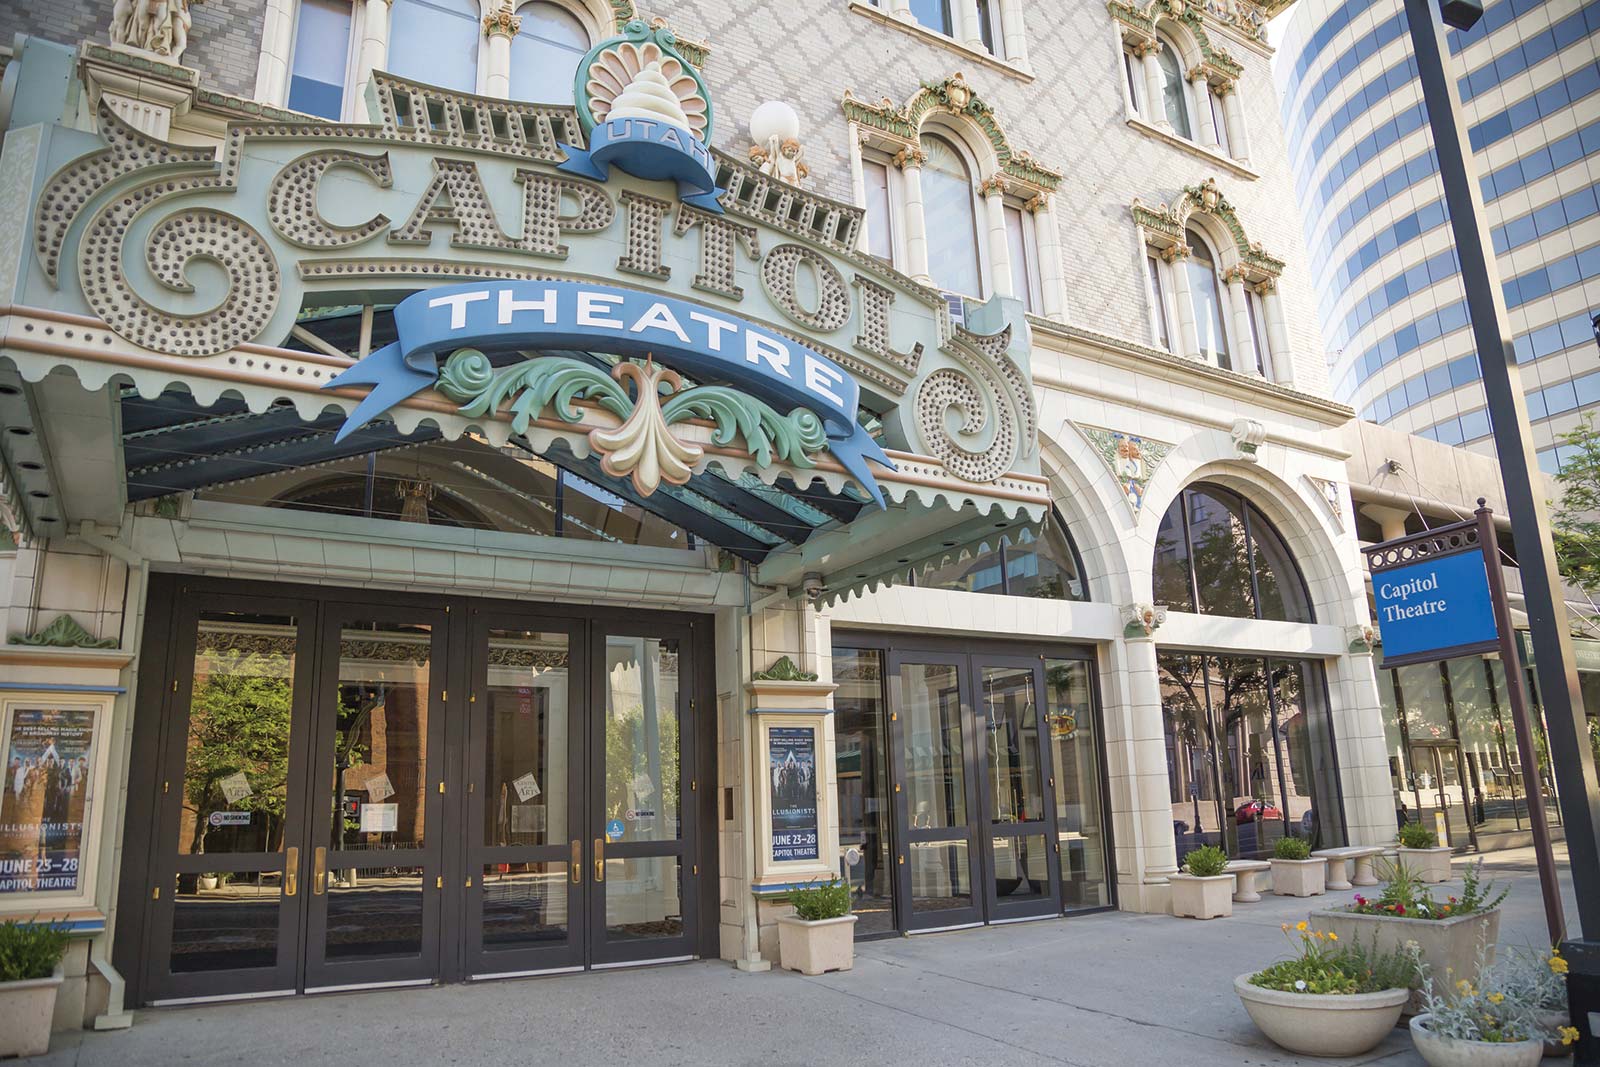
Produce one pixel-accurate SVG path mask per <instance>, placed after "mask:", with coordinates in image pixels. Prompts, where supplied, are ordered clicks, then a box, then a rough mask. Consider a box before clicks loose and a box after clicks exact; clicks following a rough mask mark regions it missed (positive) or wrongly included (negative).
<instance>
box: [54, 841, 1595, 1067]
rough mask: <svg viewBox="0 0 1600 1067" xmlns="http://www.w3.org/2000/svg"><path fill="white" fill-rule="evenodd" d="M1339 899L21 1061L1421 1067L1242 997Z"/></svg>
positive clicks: (558, 989) (1398, 1053)
mask: <svg viewBox="0 0 1600 1067" xmlns="http://www.w3.org/2000/svg"><path fill="white" fill-rule="evenodd" d="M1488 869H1489V870H1490V871H1491V874H1492V877H1493V879H1494V880H1495V881H1496V882H1498V883H1499V884H1500V885H1502V886H1509V887H1511V890H1512V893H1511V897H1510V899H1509V900H1507V902H1506V905H1505V908H1506V910H1505V914H1504V916H1503V918H1502V924H1501V940H1502V943H1504V944H1512V945H1516V944H1523V943H1528V944H1539V943H1542V942H1543V941H1544V940H1545V930H1544V919H1543V914H1542V912H1541V910H1540V898H1539V886H1538V881H1537V877H1536V875H1534V873H1533V871H1532V855H1531V853H1527V852H1517V853H1503V854H1501V855H1500V856H1499V857H1497V858H1496V860H1495V861H1492V862H1491V863H1490V864H1489V865H1488ZM1458 870H1459V866H1458ZM1563 878H1564V879H1565V871H1564V870H1563ZM1564 889H1565V893H1564V895H1565V897H1566V898H1567V901H1568V907H1569V909H1570V908H1571V907H1572V906H1573V905H1572V891H1571V885H1570V883H1568V884H1566V885H1565V886H1564ZM1350 895H1351V894H1350V893H1348V892H1346V893H1333V894H1329V895H1328V896H1327V897H1318V898H1315V899H1314V900H1311V901H1300V900H1294V899H1290V898H1281V897H1267V898H1265V899H1263V900H1262V902H1261V903H1259V904H1251V905H1240V906H1238V908H1237V910H1236V912H1235V914H1234V916H1233V918H1231V919H1225V920H1213V921H1211V922H1196V921H1193V920H1186V919H1174V918H1170V917H1166V916H1153V915H1128V914H1121V913H1107V914H1101V915H1088V916H1080V917H1078V918H1071V919H1060V920H1048V921H1043V922H1034V923H1022V924H1016V925H1009V926H996V927H988V928H985V929H978V930H965V931H959V932H955V933H948V934H934V935H928V936H924V937H914V938H899V939H894V940H890V941H876V942H869V943H866V944H863V945H860V946H858V952H857V956H856V966H855V969H854V970H853V971H850V972H848V973H840V974H830V975H824V976H822V977H819V978H805V977H802V976H800V975H795V974H789V973H784V972H779V971H776V970H775V971H773V972H771V973H768V974H757V975H751V974H744V973H741V972H739V971H736V970H734V969H733V967H731V966H730V965H728V964H725V963H720V962H714V961H708V962H701V963H693V964H680V965H674V966H667V967H657V968H641V969H637V970H629V971H601V972H593V973H589V974H581V975H565V976H559V977H552V978H542V979H527V980H513V981H503V982H487V983H482V984H479V985H456V986H446V987H441V988H432V989H418V990H400V991H388V992H373V993H355V994H341V995H329V996H314V997H301V998H298V999H293V1000H276V1001H245V1002H240V1003H235V1004H228V1005H220V1006H212V1007H205V1008H185V1009H166V1010H159V1011H141V1012H139V1013H138V1018H137V1022H136V1023H135V1024H134V1027H133V1029H132V1030H128V1031H125V1032H122V1033H107V1034H91V1033H84V1034H78V1033H73V1034H57V1035H56V1036H55V1040H54V1043H53V1048H52V1052H51V1053H50V1054H49V1055H48V1056H46V1057H43V1058H41V1059H39V1060H36V1061H32V1062H36V1063H39V1064H50V1065H58V1064H59V1065H65V1064H82V1065H84V1067H102V1065H103V1067H144V1065H168V1064H177V1063H205V1064H252V1065H255V1064H280V1063H294V1064H302V1065H304V1064H324V1063H326V1064H339V1065H341V1067H364V1065H368V1064H371V1065H379V1067H399V1065H410V1064H494V1065H496V1067H504V1065H507V1064H516V1065H519V1067H520V1065H524V1064H562V1065H579V1064H625V1065H629V1067H634V1065H644V1064H707V1063H711V1064H797V1065H799V1064H805V1065H813V1064H819V1063H850V1062H857V1063H883V1062H889V1063H913V1064H919V1065H920V1064H964V1063H991V1064H1005V1065H1008V1067H1009V1065H1022V1064H1035V1063H1038V1064H1075V1065H1080V1067H1101V1065H1104V1067H1113V1065H1115V1067H1121V1065H1144V1064H1180V1063H1181V1064H1182V1065H1183V1067H1225V1065H1226V1067H1238V1065H1280V1064H1282V1065H1287V1064H1318V1063H1321V1064H1341V1063H1382V1064H1384V1065H1386V1067H1418V1065H1421V1063H1422V1060H1421V1058H1420V1057H1418V1056H1417V1055H1416V1054H1415V1053H1414V1052H1413V1051H1412V1048H1411V1040H1410V1038H1409V1036H1408V1035H1407V1034H1406V1033H1405V1031H1404V1030H1396V1031H1395V1032H1394V1033H1393V1034H1392V1035H1390V1037H1389V1038H1387V1039H1386V1040H1385V1041H1384V1043H1383V1045H1381V1046H1380V1047H1379V1048H1378V1049H1376V1050H1374V1051H1373V1052H1372V1053H1371V1054H1369V1055H1368V1056H1366V1057H1363V1058H1361V1059H1359V1060H1353V1061H1342V1060H1312V1059H1302V1058H1298V1057H1295V1056H1291V1055H1289V1054H1287V1053H1284V1052H1282V1050H1280V1049H1278V1048H1277V1047H1276V1046H1273V1045H1271V1044H1270V1043H1268V1042H1267V1041H1266V1039H1265V1038H1263V1037H1262V1036H1261V1035H1260V1034H1259V1032H1257V1031H1256V1029H1255V1028H1254V1027H1253V1026H1252V1025H1251V1023H1250V1020H1249V1018H1248V1017H1247V1016H1246V1015H1245V1013H1244V1009H1243V1008H1242V1007H1241V1006H1240V1004H1239V1001H1238V998H1237V997H1236V996H1235V995H1234V993H1233V989H1232V985H1233V978H1234V976H1235V975H1237V974H1240V973H1243V972H1245V971H1249V970H1255V969H1257V968H1259V967H1261V966H1263V965H1265V964H1266V963H1268V962H1270V961H1272V960H1273V959H1276V958H1279V957H1280V956H1282V955H1283V954H1285V952H1286V950H1287V949H1288V948H1289V945H1288V943H1287V942H1286V941H1285V940H1284V936H1283V933H1282V931H1281V930H1280V929H1279V924H1280V923H1283V922H1295V921H1298V920H1299V919H1302V918H1304V917H1305V916H1306V913H1307V912H1308V910H1310V909H1311V908H1312V907H1321V906H1324V905H1325V904H1331V903H1342V902H1344V901H1347V900H1348V899H1349V897H1350ZM1545 1062H1546V1063H1547V1064H1560V1063H1564V1062H1566V1061H1560V1060H1546V1061H1545Z"/></svg>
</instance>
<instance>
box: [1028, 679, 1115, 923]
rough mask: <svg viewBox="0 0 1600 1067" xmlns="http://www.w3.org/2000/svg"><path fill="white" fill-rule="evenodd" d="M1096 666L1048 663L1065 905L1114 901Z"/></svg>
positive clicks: (1048, 710) (1047, 696)
mask: <svg viewBox="0 0 1600 1067" xmlns="http://www.w3.org/2000/svg"><path fill="white" fill-rule="evenodd" d="M1090 669H1091V664H1090V662H1089V661H1088V660H1082V659H1046V660H1045V661H1044V686H1045V710H1044V721H1045V726H1046V728H1047V729H1048V730H1049V735H1050V764H1049V765H1050V775H1051V777H1050V779H1049V781H1048V782H1047V783H1046V784H1047V785H1049V786H1050V787H1051V791H1052V792H1053V793H1054V794H1055V802H1056V842H1057V853H1058V856H1059V866H1060V871H1061V873H1060V875H1059V878H1060V882H1061V907H1062V910H1064V911H1070V910H1072V909H1073V908H1100V907H1106V906H1109V905H1110V904H1111V887H1110V881H1109V879H1108V877H1107V870H1106V858H1107V854H1108V849H1107V847H1106V831H1105V821H1104V815H1103V808H1102V805H1101V790H1102V788H1103V786H1104V784H1105V782H1104V779H1103V778H1102V777H1101V772H1100V737H1099V729H1100V724H1099V722H1098V718H1097V716H1096V715H1095V713H1094V689H1093V683H1092V682H1091V681H1090V678H1089V672H1090Z"/></svg>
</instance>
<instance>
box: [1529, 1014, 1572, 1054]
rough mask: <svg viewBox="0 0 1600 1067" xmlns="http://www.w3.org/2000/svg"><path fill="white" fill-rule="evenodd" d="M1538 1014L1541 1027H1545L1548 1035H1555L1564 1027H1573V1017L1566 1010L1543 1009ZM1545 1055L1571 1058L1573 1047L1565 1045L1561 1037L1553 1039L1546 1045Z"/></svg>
mask: <svg viewBox="0 0 1600 1067" xmlns="http://www.w3.org/2000/svg"><path fill="white" fill-rule="evenodd" d="M1537 1014H1538V1016H1539V1025H1540V1026H1542V1027H1544V1030H1545V1033H1547V1034H1554V1033H1556V1031H1558V1030H1560V1029H1561V1028H1562V1027H1563V1026H1571V1025H1572V1016H1571V1015H1569V1014H1568V1013H1567V1011H1566V1010H1565V1009H1562V1010H1560V1011H1554V1010H1548V1009H1541V1010H1540V1011H1539V1012H1538V1013H1537ZM1544 1054H1545V1055H1546V1056H1570V1055H1572V1046H1571V1045H1563V1044H1562V1043H1561V1039H1560V1038H1559V1037H1553V1038H1551V1039H1550V1040H1548V1041H1546V1042H1545V1043H1544Z"/></svg>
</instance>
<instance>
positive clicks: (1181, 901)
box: [1167, 873, 1233, 919]
mask: <svg viewBox="0 0 1600 1067" xmlns="http://www.w3.org/2000/svg"><path fill="white" fill-rule="evenodd" d="M1167 881H1168V882H1170V883H1171V885H1172V914H1174V915H1176V916H1178V917H1179V918H1180V919H1181V918H1185V917H1188V918H1194V919H1226V918H1227V917H1228V916H1230V915H1232V914H1233V875H1231V874H1218V875H1213V876H1211V877H1209V878H1197V877H1195V876H1194V875H1192V874H1181V873H1180V874H1174V875H1169V876H1168V877H1167Z"/></svg>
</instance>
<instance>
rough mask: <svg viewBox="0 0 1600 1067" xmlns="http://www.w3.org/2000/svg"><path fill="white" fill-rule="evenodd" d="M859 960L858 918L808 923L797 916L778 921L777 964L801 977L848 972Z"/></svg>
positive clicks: (848, 916) (849, 916)
mask: <svg viewBox="0 0 1600 1067" xmlns="http://www.w3.org/2000/svg"><path fill="white" fill-rule="evenodd" d="M855 960H856V917H855V916H854V915H841V916H840V917H839V918H837V919H817V920H814V921H809V922H808V921H807V920H805V919H802V918H800V917H799V916H796V915H784V916H782V917H780V918H779V919H778V965H779V966H780V967H782V968H783V969H784V970H786V971H799V972H800V973H801V974H825V973H827V972H828V971H848V970H849V969H850V968H851V967H853V966H854V965H855Z"/></svg>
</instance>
